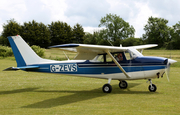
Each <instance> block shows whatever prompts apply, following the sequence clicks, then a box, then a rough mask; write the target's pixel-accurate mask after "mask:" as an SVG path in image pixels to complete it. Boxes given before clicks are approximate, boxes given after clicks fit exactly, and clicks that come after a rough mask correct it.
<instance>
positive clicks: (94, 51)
mask: <svg viewBox="0 0 180 115" xmlns="http://www.w3.org/2000/svg"><path fill="white" fill-rule="evenodd" d="M49 48H59V49H60V50H64V51H70V52H77V53H78V54H77V56H76V57H75V59H77V60H92V59H94V57H95V56H97V55H98V54H103V53H106V51H105V50H109V52H122V51H126V50H127V49H128V48H126V47H113V46H103V45H88V44H63V45H56V46H50V47H49Z"/></svg>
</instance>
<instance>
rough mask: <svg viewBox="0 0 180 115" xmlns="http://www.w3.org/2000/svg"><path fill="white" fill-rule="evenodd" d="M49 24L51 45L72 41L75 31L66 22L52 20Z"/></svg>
mask: <svg viewBox="0 0 180 115" xmlns="http://www.w3.org/2000/svg"><path fill="white" fill-rule="evenodd" d="M48 26H49V31H50V34H51V45H58V44H66V43H71V42H72V40H73V32H72V28H71V26H70V25H68V24H67V23H65V22H60V21H57V22H52V23H51V25H48Z"/></svg>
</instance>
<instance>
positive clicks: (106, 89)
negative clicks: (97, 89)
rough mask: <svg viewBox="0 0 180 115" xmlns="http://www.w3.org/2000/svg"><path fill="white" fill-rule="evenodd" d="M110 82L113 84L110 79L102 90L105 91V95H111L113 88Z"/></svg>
mask: <svg viewBox="0 0 180 115" xmlns="http://www.w3.org/2000/svg"><path fill="white" fill-rule="evenodd" d="M110 82H111V78H109V79H108V83H107V84H104V85H103V87H102V90H103V92H104V93H111V91H112V86H111V85H110Z"/></svg>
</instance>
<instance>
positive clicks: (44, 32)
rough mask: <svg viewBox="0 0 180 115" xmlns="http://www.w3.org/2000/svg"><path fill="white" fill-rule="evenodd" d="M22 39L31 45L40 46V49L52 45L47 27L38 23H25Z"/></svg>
mask: <svg viewBox="0 0 180 115" xmlns="http://www.w3.org/2000/svg"><path fill="white" fill-rule="evenodd" d="M22 29H23V33H22V35H21V36H22V37H23V38H24V40H25V41H26V42H27V43H28V44H29V45H30V46H32V45H38V46H40V47H44V48H46V47H48V46H49V45H50V32H49V29H48V27H47V26H46V25H44V24H43V23H38V22H36V21H34V20H33V21H32V22H28V23H27V22H25V23H24V25H23V26H22Z"/></svg>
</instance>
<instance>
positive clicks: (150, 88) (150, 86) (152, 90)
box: [148, 79, 157, 92]
mask: <svg viewBox="0 0 180 115" xmlns="http://www.w3.org/2000/svg"><path fill="white" fill-rule="evenodd" d="M149 82H150V85H149V87H148V88H149V91H150V92H156V90H157V87H156V85H154V84H152V81H151V79H149Z"/></svg>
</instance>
